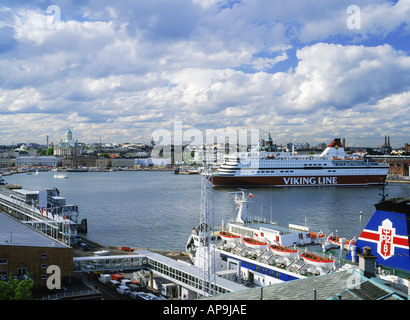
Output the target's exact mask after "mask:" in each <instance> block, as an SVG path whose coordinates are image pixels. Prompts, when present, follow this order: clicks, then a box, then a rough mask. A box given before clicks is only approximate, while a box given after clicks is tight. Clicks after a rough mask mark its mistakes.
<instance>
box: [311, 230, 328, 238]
mask: <svg viewBox="0 0 410 320" xmlns="http://www.w3.org/2000/svg"><path fill="white" fill-rule="evenodd" d="M309 237H310V238H313V239H316V238H324V237H326V235H325V234H324V233H322V232H312V231H311V232H310V233H309Z"/></svg>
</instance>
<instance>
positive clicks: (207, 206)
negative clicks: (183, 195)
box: [197, 155, 216, 296]
mask: <svg viewBox="0 0 410 320" xmlns="http://www.w3.org/2000/svg"><path fill="white" fill-rule="evenodd" d="M214 225H215V221H214V196H213V174H212V170H211V168H210V166H208V164H207V162H206V155H205V170H204V172H203V173H202V174H201V208H200V221H199V248H198V258H197V259H198V261H199V263H200V268H201V272H202V279H201V282H202V288H203V295H204V296H211V295H212V294H213V293H214V289H215V282H216V274H215V246H214V245H213V241H214V240H213V237H212V233H213V232H214Z"/></svg>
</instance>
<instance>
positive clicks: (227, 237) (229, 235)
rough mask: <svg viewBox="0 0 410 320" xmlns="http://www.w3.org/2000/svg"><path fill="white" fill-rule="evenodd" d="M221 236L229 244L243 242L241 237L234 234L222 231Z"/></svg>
mask: <svg viewBox="0 0 410 320" xmlns="http://www.w3.org/2000/svg"><path fill="white" fill-rule="evenodd" d="M219 235H220V236H221V238H222V239H224V240H225V241H227V242H239V241H240V240H241V236H239V235H236V234H233V233H231V232H228V231H225V230H223V231H220V232H219Z"/></svg>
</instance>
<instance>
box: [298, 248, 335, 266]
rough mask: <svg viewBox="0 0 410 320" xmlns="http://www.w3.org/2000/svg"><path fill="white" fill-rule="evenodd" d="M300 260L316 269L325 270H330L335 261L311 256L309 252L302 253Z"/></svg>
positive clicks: (314, 255)
mask: <svg viewBox="0 0 410 320" xmlns="http://www.w3.org/2000/svg"><path fill="white" fill-rule="evenodd" d="M302 259H303V260H304V261H305V262H307V263H309V264H312V265H314V266H317V267H321V268H325V269H330V268H332V266H333V264H334V262H335V259H329V258H325V257H322V256H319V255H317V254H313V253H310V252H304V253H302Z"/></svg>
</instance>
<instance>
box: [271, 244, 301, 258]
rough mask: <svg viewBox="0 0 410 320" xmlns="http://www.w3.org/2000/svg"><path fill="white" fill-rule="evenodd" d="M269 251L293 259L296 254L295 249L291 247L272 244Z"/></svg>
mask: <svg viewBox="0 0 410 320" xmlns="http://www.w3.org/2000/svg"><path fill="white" fill-rule="evenodd" d="M270 249H271V251H272V252H273V253H274V254H277V255H279V256H282V257H286V258H290V259H295V258H296V257H297V255H298V251H297V250H295V249H291V248H288V247H284V246H280V245H276V244H272V245H271V246H270Z"/></svg>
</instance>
